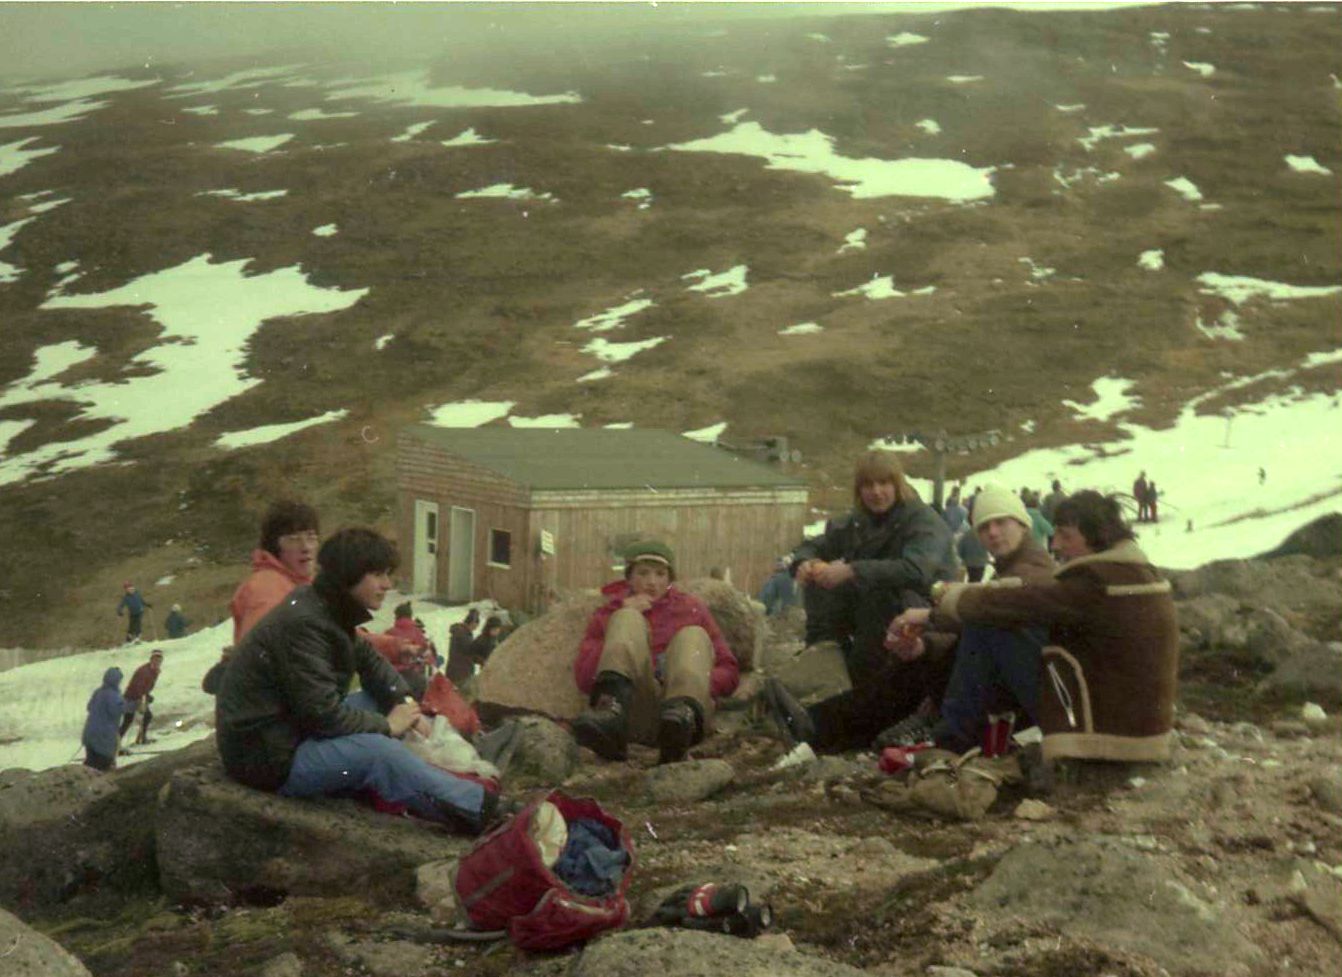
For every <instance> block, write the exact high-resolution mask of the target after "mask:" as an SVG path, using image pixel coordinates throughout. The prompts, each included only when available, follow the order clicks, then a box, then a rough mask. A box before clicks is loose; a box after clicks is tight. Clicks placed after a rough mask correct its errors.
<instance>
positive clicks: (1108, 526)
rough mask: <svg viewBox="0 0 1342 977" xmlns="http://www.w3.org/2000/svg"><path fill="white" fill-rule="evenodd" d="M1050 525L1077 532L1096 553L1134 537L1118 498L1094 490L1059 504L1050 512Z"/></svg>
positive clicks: (1079, 493) (1071, 496)
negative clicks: (1051, 516)
mask: <svg viewBox="0 0 1342 977" xmlns="http://www.w3.org/2000/svg"><path fill="white" fill-rule="evenodd" d="M1053 525H1054V526H1055V527H1057V526H1071V527H1072V528H1074V529H1076V530H1077V531H1078V532H1080V533H1081V535H1082V536H1083V537H1084V538H1085V540H1086V545H1087V546H1089V547H1090V548H1091V549H1092V550H1094V551H1095V552H1096V553H1098V552H1100V551H1101V550H1107V549H1109V547H1111V546H1114V545H1116V544H1117V543H1120V542H1122V541H1123V540H1125V539H1136V538H1137V536H1136V534H1135V533H1133V531H1132V529H1131V528H1130V527H1129V526H1128V524H1127V523H1126V522H1124V520H1123V510H1122V508H1121V507H1120V506H1119V504H1118V499H1116V498H1114V497H1113V496H1108V495H1101V494H1100V493H1099V492H1096V491H1094V490H1093V489H1083V490H1082V491H1080V492H1075V493H1073V494H1072V495H1069V496H1067V498H1065V499H1063V500H1062V501H1061V502H1059V503H1058V507H1057V508H1056V509H1054V510H1053Z"/></svg>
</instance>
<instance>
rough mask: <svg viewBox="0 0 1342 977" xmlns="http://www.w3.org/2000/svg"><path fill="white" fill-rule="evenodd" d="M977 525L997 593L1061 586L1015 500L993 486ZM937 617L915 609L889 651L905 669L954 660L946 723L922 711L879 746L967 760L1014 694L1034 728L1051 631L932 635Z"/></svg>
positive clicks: (894, 629)
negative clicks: (998, 704)
mask: <svg viewBox="0 0 1342 977" xmlns="http://www.w3.org/2000/svg"><path fill="white" fill-rule="evenodd" d="M970 521H971V524H972V525H973V527H974V532H975V534H976V535H977V536H978V538H979V541H980V542H981V543H982V544H983V546H984V548H985V549H986V550H987V551H988V554H989V556H991V557H992V560H993V568H994V572H995V576H994V578H993V579H994V582H995V584H994V585H996V586H999V587H1007V586H1020V585H1022V584H1028V585H1038V584H1044V583H1048V582H1050V581H1051V580H1052V579H1053V570H1054V565H1053V561H1052V560H1051V559H1050V558H1049V555H1048V553H1046V552H1045V551H1044V548H1043V547H1042V546H1040V545H1039V543H1038V541H1037V540H1036V539H1035V538H1034V537H1033V535H1032V533H1031V532H1030V516H1029V514H1028V513H1027V512H1026V510H1025V505H1024V503H1023V502H1022V501H1021V499H1020V496H1018V495H1017V494H1016V493H1015V492H1012V491H1011V490H1010V489H1007V488H1003V487H1002V486H1000V485H989V486H988V487H987V488H985V489H984V490H983V491H982V492H981V493H979V495H978V497H977V498H976V499H975V501H974V507H973V509H972V510H971V512H970ZM931 613H932V612H931V611H930V610H929V609H928V608H915V609H912V610H908V611H905V612H904V613H903V614H901V615H900V616H899V617H897V618H895V619H894V620H893V621H892V622H891V623H890V629H889V630H888V631H887V633H886V647H887V648H888V649H890V651H892V652H893V653H894V654H895V656H896V657H897V658H899V659H900V660H901V661H914V660H916V659H917V658H920V657H922V656H923V655H925V654H929V655H930V657H932V658H934V659H937V660H940V661H942V662H944V661H945V660H946V657H947V656H948V655H953V656H954V665H953V666H952V667H951V670H950V677H949V679H948V681H947V683H946V688H945V694H944V695H943V696H942V700H941V706H940V714H941V715H940V718H939V719H937V720H936V721H935V722H934V721H933V720H932V719H931V718H929V716H928V712H927V711H925V710H919V711H918V712H916V713H914V714H913V715H911V716H910V717H909V718H908V719H907V720H904V721H902V722H899V723H896V724H895V725H893V726H891V727H890V728H888V729H887V730H885V731H884V732H883V733H881V735H880V736H879V737H877V741H876V742H877V745H878V746H882V747H885V746H911V745H913V744H915V743H920V742H927V741H931V742H934V743H936V745H938V746H940V747H943V748H945V749H950V750H954V751H955V752H957V753H963V752H964V751H966V750H968V749H970V748H972V747H973V746H975V745H977V744H978V743H979V741H980V739H981V736H982V732H983V727H984V725H985V723H986V722H987V718H988V713H989V710H990V708H991V707H992V706H993V703H994V701H995V700H996V699H997V698H998V697H999V696H1001V695H1002V694H1003V693H1009V694H1010V696H1011V698H1012V699H1013V700H1014V701H1015V704H1016V705H1017V706H1018V707H1019V708H1020V710H1021V711H1023V712H1024V713H1025V717H1026V719H1027V722H1025V723H1024V725H1027V726H1032V725H1034V724H1035V722H1036V716H1037V713H1038V705H1039V660H1040V650H1041V648H1042V647H1043V645H1044V641H1045V638H1046V631H1045V629H1043V628H1040V627H1035V628H1018V629H1008V628H997V627H988V626H983V625H970V624H965V625H963V626H961V625H958V624H951V625H947V626H946V627H945V628H944V629H939V630H937V631H935V632H931V633H928V634H926V635H924V634H922V630H923V628H924V627H925V626H926V625H927V624H928V621H929V618H930V616H931ZM929 649H930V651H929ZM943 667H944V666H943Z"/></svg>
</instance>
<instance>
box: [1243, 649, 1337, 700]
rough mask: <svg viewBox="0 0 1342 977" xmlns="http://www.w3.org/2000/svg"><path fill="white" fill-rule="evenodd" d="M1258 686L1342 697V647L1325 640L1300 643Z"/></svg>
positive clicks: (1270, 690) (1293, 693) (1326, 696)
mask: <svg viewBox="0 0 1342 977" xmlns="http://www.w3.org/2000/svg"><path fill="white" fill-rule="evenodd" d="M1259 689H1260V690H1262V691H1265V692H1284V693H1286V694H1288V695H1296V696H1311V697H1317V698H1319V699H1322V700H1326V701H1328V702H1330V703H1336V702H1338V701H1342V650H1339V646H1338V645H1337V644H1336V643H1332V644H1325V643H1324V642H1322V641H1316V642H1312V643H1309V644H1305V645H1303V646H1300V647H1297V648H1296V649H1295V650H1293V651H1292V652H1291V653H1290V654H1289V655H1287V656H1286V658H1285V659H1284V660H1283V661H1282V662H1281V664H1279V665H1278V666H1277V667H1276V668H1275V669H1274V670H1273V671H1272V674H1271V675H1268V676H1267V677H1266V678H1264V679H1263V681H1262V682H1261V683H1259Z"/></svg>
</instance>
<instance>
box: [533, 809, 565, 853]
mask: <svg viewBox="0 0 1342 977" xmlns="http://www.w3.org/2000/svg"><path fill="white" fill-rule="evenodd" d="M531 839H532V840H533V841H534V842H536V847H537V848H539V849H540V853H541V861H543V862H544V863H545V867H546V868H554V867H555V862H557V861H559V856H560V855H562V854H564V846H565V845H567V844H568V822H567V821H565V820H564V815H562V814H561V813H559V808H557V807H555V806H554V805H553V804H551V803H550V802H549V801H542V802H541V803H540V805H539V806H537V808H536V813H535V814H534V815H532V817H531Z"/></svg>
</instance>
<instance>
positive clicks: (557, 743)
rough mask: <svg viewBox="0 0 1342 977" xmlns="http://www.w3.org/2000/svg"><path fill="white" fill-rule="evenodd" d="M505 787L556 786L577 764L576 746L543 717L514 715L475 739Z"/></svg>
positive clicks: (560, 729) (564, 732)
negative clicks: (497, 770) (496, 768)
mask: <svg viewBox="0 0 1342 977" xmlns="http://www.w3.org/2000/svg"><path fill="white" fill-rule="evenodd" d="M475 745H476V747H477V748H478V749H479V751H480V756H481V757H483V758H484V759H486V760H488V761H489V762H490V763H492V764H494V766H496V767H498V768H499V773H500V775H501V776H502V777H503V778H504V779H505V782H506V783H507V784H508V786H509V788H511V789H517V788H519V787H522V788H525V787H535V786H542V787H557V786H558V785H560V784H562V783H563V782H564V781H565V780H567V779H568V778H569V775H570V774H572V773H573V769H574V767H576V766H577V765H578V744H577V742H576V741H575V740H574V739H573V737H572V736H570V735H569V734H568V731H567V730H565V729H564V728H563V727H561V726H559V725H558V724H557V723H554V722H551V721H550V720H549V719H546V718H545V717H544V716H516V717H514V718H512V719H508V720H506V721H505V722H504V723H503V724H502V725H501V726H499V728H498V729H496V730H494V731H493V732H490V733H487V734H486V735H484V736H483V737H481V738H479V739H477V740H476V744H475Z"/></svg>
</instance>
